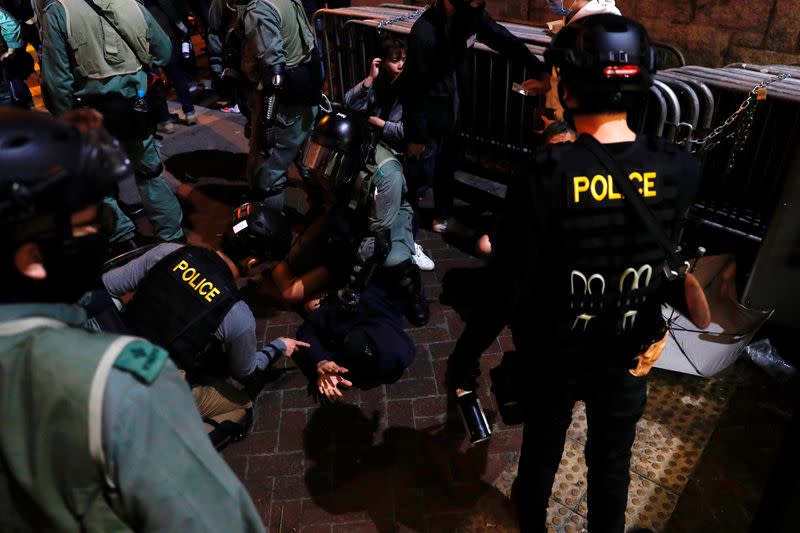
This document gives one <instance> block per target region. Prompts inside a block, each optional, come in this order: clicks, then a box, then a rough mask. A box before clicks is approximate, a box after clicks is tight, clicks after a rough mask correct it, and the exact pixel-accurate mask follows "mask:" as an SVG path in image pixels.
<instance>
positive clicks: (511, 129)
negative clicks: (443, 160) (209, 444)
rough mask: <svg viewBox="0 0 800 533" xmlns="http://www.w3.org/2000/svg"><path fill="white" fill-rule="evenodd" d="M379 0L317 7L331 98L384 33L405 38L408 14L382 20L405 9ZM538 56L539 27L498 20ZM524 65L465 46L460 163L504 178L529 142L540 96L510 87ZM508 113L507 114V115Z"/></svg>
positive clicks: (357, 73) (362, 70)
mask: <svg viewBox="0 0 800 533" xmlns="http://www.w3.org/2000/svg"><path fill="white" fill-rule="evenodd" d="M390 6H391V5H389V4H384V5H382V6H380V7H377V8H358V9H357V10H355V9H335V10H327V9H323V10H320V11H318V12H317V14H316V15H315V18H320V19H321V20H322V21H323V24H322V26H323V30H322V31H323V33H322V36H323V41H324V44H323V48H324V49H325V63H326V66H327V69H326V84H327V87H328V90H329V92H330V96H331V99H332V100H333V101H338V102H341V101H342V100H343V99H344V95H345V93H346V92H347V90H349V89H350V88H351V87H353V86H355V85H356V84H357V83H358V82H360V81H361V80H362V79H364V77H365V76H366V75H367V70H368V67H369V64H370V62H371V60H372V58H373V57H375V55H376V50H377V46H378V44H379V42H380V37H379V35H378V29H379V26H380V30H381V32H383V33H384V34H385V35H388V34H391V35H395V36H397V37H398V38H400V39H403V40H407V37H408V34H409V32H410V31H411V26H412V25H413V23H414V20H399V21H395V22H393V23H391V24H386V18H390V17H398V16H402V15H408V14H409V13H411V10H408V9H401V8H396V7H394V6H391V7H390ZM504 26H506V28H508V29H509V31H511V32H512V33H514V34H515V35H517V36H519V37H520V38H522V39H523V41H524V42H525V43H526V45H527V46H528V48H529V49H530V50H531V51H532V52H533V53H534V54H536V55H537V56H539V57H540V58H541V55H542V54H543V52H544V49H545V46H546V44H547V43H549V41H550V37H549V36H547V35H546V34H545V32H544V29H542V28H534V27H531V26H524V25H521V24H504ZM529 77H530V74H529V73H528V71H527V68H526V67H525V66H524V65H522V64H518V63H517V62H515V61H510V60H508V59H507V58H505V57H503V56H500V55H499V54H497V53H496V52H494V51H493V50H491V49H490V48H488V47H487V46H485V45H483V44H481V43H476V44H475V46H474V47H473V48H472V49H471V50H470V51H469V52H468V54H467V58H466V61H465V64H464V68H463V70H462V72H461V75H460V78H459V82H460V84H461V88H460V89H461V90H460V97H461V110H460V117H461V119H460V125H459V131H458V133H459V135H460V136H461V138H462V140H463V143H464V147H463V151H462V154H463V158H462V161H461V162H460V163H461V167H462V168H463V169H464V170H468V171H470V172H472V173H475V174H478V175H483V176H486V177H488V178H490V179H492V180H494V181H498V182H501V183H505V182H506V181H507V179H508V177H509V175H510V174H511V171H512V169H513V168H514V165H515V162H516V161H517V160H518V158H519V156H520V154H524V153H526V152H528V151H529V150H530V149H531V147H533V146H534V142H535V134H534V109H535V108H536V107H537V106H539V105H541V102H542V99H540V98H529V97H524V96H522V95H520V94H519V93H516V92H513V91H512V90H511V85H512V83H514V82H521V81H523V80H525V79H528V78H529ZM512 117H513V119H512Z"/></svg>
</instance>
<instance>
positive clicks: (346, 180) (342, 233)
mask: <svg viewBox="0 0 800 533" xmlns="http://www.w3.org/2000/svg"><path fill="white" fill-rule="evenodd" d="M297 164H298V167H300V168H301V169H302V170H303V172H305V173H306V174H307V175H308V176H309V178H310V179H312V180H313V181H314V182H315V183H316V184H317V185H318V186H319V187H320V188H321V189H322V190H323V191H324V194H325V195H326V200H325V206H326V207H325V209H324V212H323V214H321V215H320V216H318V217H317V219H316V220H315V221H314V222H312V224H311V225H310V226H309V228H308V229H307V230H306V231H305V233H303V234H302V235H301V236H300V237H299V238H298V239H297V240H296V241H295V243H294V245H293V246H292V249H291V250H290V252H289V257H288V258H287V260H286V261H284V262H281V263H280V264H278V266H277V267H275V269H274V270H273V271H272V279H273V281H274V282H275V284H276V286H277V289H278V292H279V296H280V298H281V299H282V301H283V302H284V303H285V304H288V305H295V304H303V303H309V302H310V304H311V305H310V307H311V308H313V307H314V305H315V304H314V301H315V300H318V299H319V297H320V296H321V293H322V292H323V291H324V290H326V289H327V288H328V287H329V286H332V287H333V288H334V290H337V289H338V290H339V292H340V297H341V298H342V299H344V300H346V301H351V303H352V304H355V303H357V299H358V295H359V294H360V292H361V290H362V289H363V288H364V287H365V286H367V284H368V282H369V279H370V278H371V277H372V275H373V274H375V273H376V272H377V271H380V272H381V273H382V276H383V277H385V278H386V279H391V280H392V281H393V283H394V284H395V286H397V287H402V288H403V290H404V291H405V293H404V294H405V302H406V305H407V307H406V316H407V318H408V320H409V321H410V322H411V323H412V324H414V325H417V326H420V325H423V324H425V323H427V321H428V316H429V310H428V302H427V300H426V299H425V296H424V294H423V292H422V281H421V278H420V273H419V268H418V267H417V266H416V265H415V264H414V262H413V261H412V259H411V258H412V256H413V254H414V240H413V238H412V236H411V217H412V211H411V206H410V205H409V204H408V202H407V201H406V200H405V193H406V186H405V179H404V178H403V167H402V166H401V165H400V163H399V162H398V160H397V158H396V157H395V156H394V155H393V154H392V152H391V150H389V148H388V147H387V146H386V145H385V144H383V143H380V142H377V141H376V140H375V133H374V132H372V131H371V130H370V129H369V127H368V125H367V121H366V120H365V119H364V118H363V117H361V116H358V115H356V114H354V113H351V112H343V111H334V112H331V113H325V114H322V115H320V117H319V118H318V119H317V122H316V124H315V126H314V128H313V129H312V131H311V134H310V135H309V137H308V139H307V140H306V143H305V145H304V147H303V148H302V149H301V150H300V153H299V154H298V160H297ZM348 276H349V279H348Z"/></svg>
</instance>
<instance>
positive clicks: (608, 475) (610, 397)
mask: <svg viewBox="0 0 800 533" xmlns="http://www.w3.org/2000/svg"><path fill="white" fill-rule="evenodd" d="M537 352H538V354H539V357H537V358H536V360H537V361H538V364H536V369H535V370H534V369H531V371H529V372H526V373H525V375H526V376H527V377H526V378H525V379H526V382H527V384H528V387H527V390H528V391H529V392H528V393H527V396H526V398H525V401H526V403H525V409H526V410H525V425H524V428H523V434H522V450H521V452H520V460H519V471H518V474H517V479H516V481H515V483H514V489H513V498H514V499H515V501H516V503H517V508H518V511H519V522H520V531H522V532H523V533H528V532H540V531H544V527H545V520H546V515H547V504H548V499H549V497H550V493H551V490H552V488H553V480H554V478H555V475H556V471H557V470H558V466H559V463H560V461H561V456H562V453H563V450H564V441H565V438H566V433H567V428H568V427H569V425H570V422H571V420H572V409H573V407H574V405H575V402H576V401H578V400H583V401H584V402H585V405H586V417H587V424H588V434H587V438H586V450H585V456H586V465H587V467H588V494H587V496H588V507H589V515H588V521H589V531H590V532H591V533H599V532H602V533H622V532H623V531H624V529H625V509H626V507H627V503H628V484H629V482H630V472H629V469H630V461H631V447H632V446H633V441H634V438H635V436H636V423H637V422H638V420H639V419H640V418H641V416H642V413H643V412H644V407H645V404H646V402H647V377H646V376H645V377H638V378H637V377H634V376H632V375H631V374H630V373H629V372H628V370H627V368H623V367H620V366H616V367H612V366H603V365H602V364H600V362H601V361H603V357H602V354H599V353H593V354H592V356H591V357H586V358H585V359H584V358H582V357H579V358H575V357H574V354H563V355H562V354H559V353H548V354H544V353H542V351H541V350H537ZM544 358H547V359H549V360H551V361H552V363H551V364H548V365H546V367H545V368H543V367H542V364H541V360H542V359H544ZM531 359H533V358H531Z"/></svg>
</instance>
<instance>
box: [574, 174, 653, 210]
mask: <svg viewBox="0 0 800 533" xmlns="http://www.w3.org/2000/svg"><path fill="white" fill-rule="evenodd" d="M628 179H629V180H631V181H633V182H636V183H635V185H638V187H637V191H638V192H639V194H641V195H642V197H643V198H644V199H645V200H647V199H657V198H658V197H659V191H660V190H661V184H660V180H659V178H658V174H657V173H656V172H654V171H633V172H631V173H630V174H628ZM568 189H569V190H568V193H567V198H568V202H569V205H570V207H599V206H603V207H608V206H613V205H619V204H621V203H622V201H623V199H624V198H625V196H624V195H623V194H622V193H620V192H617V191H616V188H615V186H614V180H613V179H612V178H611V175H603V174H595V175H594V176H573V177H572V178H571V179H570V180H569V182H568Z"/></svg>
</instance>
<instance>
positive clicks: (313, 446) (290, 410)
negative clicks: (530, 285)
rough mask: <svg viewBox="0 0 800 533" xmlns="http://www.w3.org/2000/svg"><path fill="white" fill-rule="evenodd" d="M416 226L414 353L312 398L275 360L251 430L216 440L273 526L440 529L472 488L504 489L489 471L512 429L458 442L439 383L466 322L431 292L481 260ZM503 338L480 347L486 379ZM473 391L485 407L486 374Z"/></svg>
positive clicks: (506, 453) (272, 322)
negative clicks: (327, 399) (425, 263)
mask: <svg viewBox="0 0 800 533" xmlns="http://www.w3.org/2000/svg"><path fill="white" fill-rule="evenodd" d="M422 236H423V240H422V244H423V246H425V247H426V248H427V249H429V250H430V253H431V255H432V257H433V259H434V260H435V261H436V263H437V266H436V270H435V271H434V272H428V273H424V275H423V278H424V283H425V290H426V293H427V295H428V296H429V297H430V298H431V299H432V301H433V303H432V305H431V320H430V322H429V324H428V325H427V326H425V327H422V328H410V329H408V333H409V335H410V336H411V338H412V339H413V340H414V342H415V345H416V349H417V357H416V360H415V361H414V363H413V365H412V366H411V367H410V368H409V369H408V371H407V372H406V374H405V375H404V376H403V378H402V379H401V380H400V381H398V382H397V383H395V384H393V385H390V386H381V387H378V388H375V389H371V390H368V391H357V390H353V391H351V392H349V393H347V400H346V403H345V404H342V405H336V406H331V407H322V408H318V407H317V405H316V404H315V403H314V402H313V401H312V400H311V399H310V398H309V397H308V396H307V392H306V381H305V379H304V378H303V376H302V375H300V374H299V373H298V372H297V371H295V370H294V369H293V364H292V363H291V362H288V363H284V366H285V368H286V369H287V370H286V372H285V374H283V375H282V376H281V377H280V378H279V379H278V380H277V381H275V382H274V383H272V384H270V385H268V386H267V387H266V389H265V392H263V393H262V394H261V396H260V397H259V399H258V402H257V421H256V424H255V427H254V432H253V434H251V435H250V436H249V437H248V438H247V439H246V440H245V441H243V442H241V443H237V444H234V445H231V446H230V447H229V448H228V449H227V450H226V451H225V453H224V456H225V458H226V459H227V461H228V462H229V464H230V465H231V467H232V468H233V469H234V471H235V472H236V473H237V474H239V475H240V476H241V477H242V479H243V480H244V482H245V484H246V485H247V487H248V489H249V490H250V491H251V494H252V496H253V498H254V500H255V501H256V504H257V505H258V508H259V511H260V512H261V514H262V516H263V518H264V522H265V523H266V524H269V526H270V530H271V531H276V532H277V531H304V532H315V533H317V532H326V533H332V532H339V531H341V532H344V531H381V532H385V531H407V530H408V531H412V530H413V531H430V530H433V531H443V530H450V529H452V527H455V525H456V524H458V523H461V522H463V521H464V520H466V519H467V518H468V515H469V514H470V511H471V509H472V508H473V506H474V505H475V504H476V503H477V502H478V500H479V499H480V500H485V499H486V498H487V496H491V495H492V493H494V495H495V496H496V497H497V500H498V501H499V500H500V499H501V495H500V493H499V491H498V490H497V489H496V488H494V486H493V483H494V481H495V480H496V479H497V477H498V475H499V474H500V473H501V472H502V471H503V470H504V469H506V468H507V466H508V465H509V463H510V462H511V461H512V460H513V458H514V454H515V452H517V451H518V450H519V444H520V440H521V431H520V430H519V429H518V428H505V427H502V426H501V427H500V428H499V431H498V432H497V433H496V434H495V435H494V436H493V437H492V439H490V441H489V442H488V443H487V444H483V445H479V446H478V447H475V448H473V449H467V448H466V447H465V445H464V442H463V440H464V439H463V436H464V431H463V428H462V426H461V424H460V422H459V420H458V418H457V415H455V414H454V413H452V410H450V411H451V415H450V416H448V414H447V413H448V407H449V406H448V404H447V396H446V395H445V389H444V387H443V379H444V369H445V361H446V358H447V356H448V355H449V354H450V352H451V351H452V348H453V345H454V342H455V340H456V339H457V338H458V335H459V334H460V332H461V330H462V329H463V322H462V320H461V318H460V317H459V315H458V313H457V312H456V311H454V310H453V309H452V308H451V307H449V306H445V305H442V304H441V303H439V302H438V301H437V300H438V298H439V296H440V295H441V293H442V282H443V280H445V279H446V278H447V277H448V272H457V271H459V270H460V271H461V272H464V269H466V268H474V267H479V266H480V265H481V263H480V261H479V260H477V259H475V258H472V257H470V256H468V255H466V254H464V253H463V252H461V251H459V250H458V249H456V248H454V247H451V246H448V245H447V244H445V243H444V241H442V239H441V238H440V237H439V236H437V235H435V234H432V233H423V234H422ZM456 275H457V274H456ZM448 290H449V287H448ZM460 290H467V289H462V288H460ZM470 290H474V287H472V288H471V289H470ZM299 322H300V318H299V316H298V315H297V314H295V313H290V312H279V313H277V314H274V315H272V316H269V317H261V318H259V335H260V336H261V338H262V339H264V340H265V341H266V340H269V339H272V338H274V337H277V336H281V335H289V336H291V335H292V334H293V333H294V332H295V330H296V327H297V325H298V324H299ZM509 343H510V338H509V337H508V336H507V334H506V335H504V336H503V337H501V338H500V339H499V340H498V341H496V342H495V343H494V344H493V345H492V347H491V348H490V349H489V350H488V351H487V354H486V357H484V358H483V361H482V364H483V366H484V369H485V371H486V372H485V373H484V378H483V379H487V376H488V369H489V368H491V367H493V366H495V365H496V364H497V363H498V362H499V359H500V357H501V353H502V352H501V349H502V347H503V346H508V345H509ZM481 391H482V402H483V404H484V405H485V406H487V407H488V409H489V410H490V411H491V412H490V416H493V414H494V413H493V411H494V408H493V406H492V399H491V397H490V395H489V392H488V391H489V386H488V384H487V383H484V384H483V387H482V388H481ZM497 511H500V512H502V511H503V509H502V508H501V507H498V508H497ZM499 519H505V521H507V516H504V517H503V516H501V517H499ZM395 525H396V526H397V527H398V528H399V529H395Z"/></svg>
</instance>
